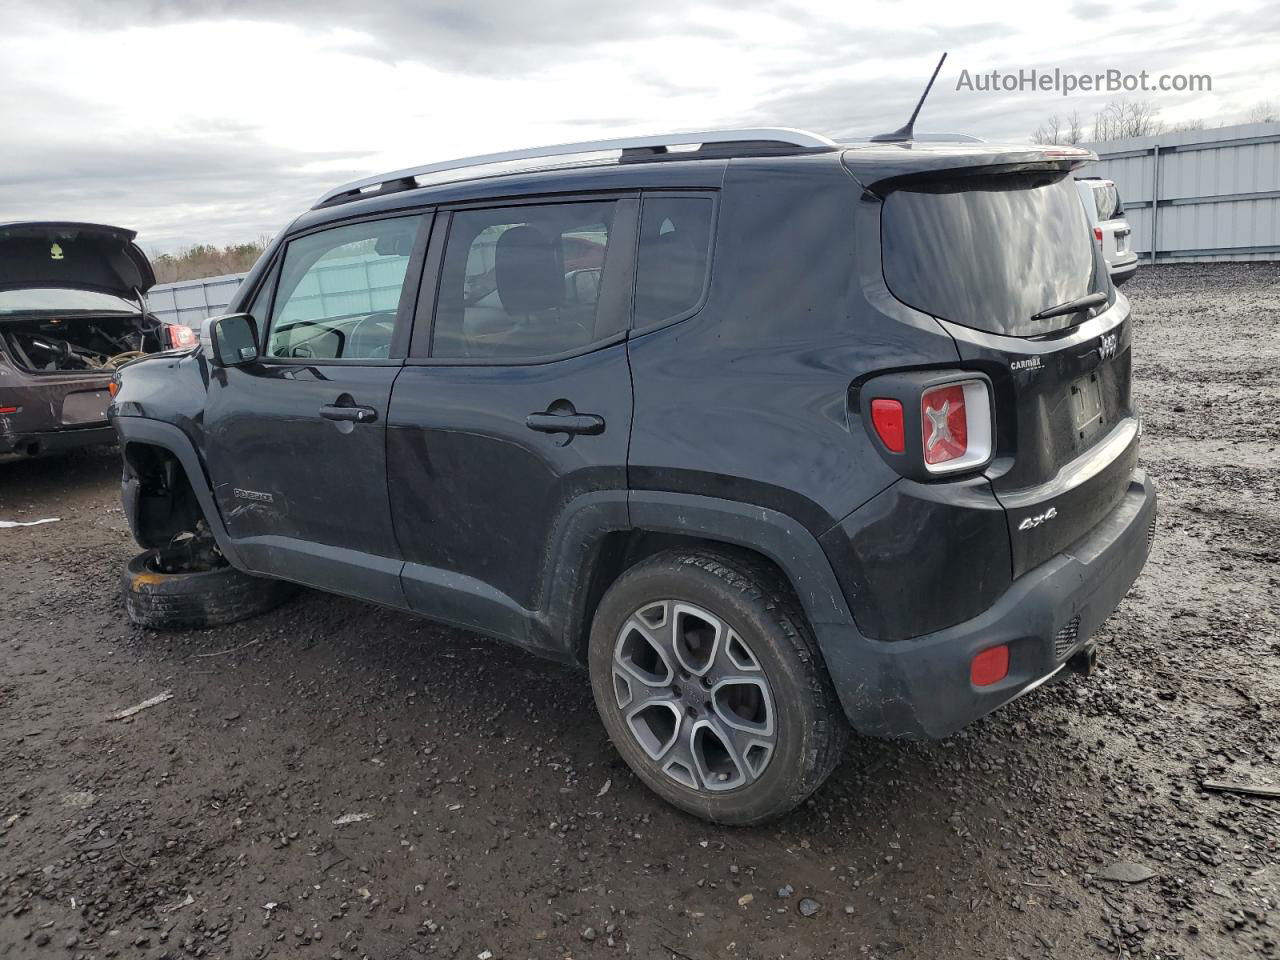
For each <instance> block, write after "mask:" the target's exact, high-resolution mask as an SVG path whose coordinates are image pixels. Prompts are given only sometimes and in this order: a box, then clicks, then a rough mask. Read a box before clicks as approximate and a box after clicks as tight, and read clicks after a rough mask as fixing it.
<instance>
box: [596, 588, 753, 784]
mask: <svg viewBox="0 0 1280 960" xmlns="http://www.w3.org/2000/svg"><path fill="white" fill-rule="evenodd" d="M613 694H614V697H615V699H616V702H617V705H618V709H619V710H620V711H621V714H622V717H623V720H624V723H625V725H626V728H627V730H628V731H629V732H630V734H631V736H632V737H633V738H634V739H635V742H636V743H637V744H638V745H639V746H640V748H641V749H642V750H643V751H644V752H645V754H646V755H647V756H648V758H649V759H650V760H651V761H652V762H653V763H654V764H655V765H657V767H658V768H659V769H660V770H661V771H662V772H663V773H664V774H666V776H668V777H670V778H671V779H672V780H674V781H675V782H676V783H679V784H680V785H682V786H684V787H687V788H688V789H691V790H695V791H708V792H722V791H726V790H734V789H736V788H738V787H742V786H746V785H748V784H750V783H752V782H754V781H755V780H757V779H759V777H760V776H761V775H762V774H763V773H764V770H765V768H766V767H767V766H768V764H769V761H770V759H772V757H773V752H774V748H775V747H776V746H777V741H778V731H777V722H776V711H775V709H774V700H773V692H772V690H771V689H770V686H769V680H768V677H767V676H765V673H764V670H763V669H762V668H761V666H760V661H759V660H758V659H757V658H756V656H755V654H754V653H753V652H752V650H751V648H750V647H749V646H748V645H747V643H746V641H745V640H743V638H742V637H741V636H740V635H739V634H738V633H737V632H736V631H735V630H733V628H731V627H730V626H729V625H728V624H727V623H725V622H724V620H723V619H721V618H720V617H719V616H717V615H716V614H714V613H712V612H711V611H710V610H707V609H705V608H703V607H700V606H697V605H695V604H691V603H686V602H684V601H681V600H658V601H653V602H650V603H646V604H645V605H644V606H642V607H640V608H639V609H638V610H636V611H635V612H633V613H632V614H631V616H629V617H627V619H626V621H625V622H624V623H623V625H622V629H621V630H620V631H619V633H618V638H617V641H616V643H615V644H614V651H613Z"/></svg>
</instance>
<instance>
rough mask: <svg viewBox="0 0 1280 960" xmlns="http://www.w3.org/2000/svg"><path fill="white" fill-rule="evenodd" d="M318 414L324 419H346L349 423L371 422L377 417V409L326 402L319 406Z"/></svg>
mask: <svg viewBox="0 0 1280 960" xmlns="http://www.w3.org/2000/svg"><path fill="white" fill-rule="evenodd" d="M320 416H322V417H324V418H325V419H326V420H346V421H348V422H350V423H373V421H375V420H377V419H378V411H377V410H375V409H373V407H340V406H338V405H337V404H333V403H331V404H326V405H325V406H323V407H321V408H320Z"/></svg>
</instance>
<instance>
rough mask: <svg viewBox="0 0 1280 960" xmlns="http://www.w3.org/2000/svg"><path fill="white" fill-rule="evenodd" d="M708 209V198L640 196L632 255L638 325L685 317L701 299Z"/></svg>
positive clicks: (707, 264)
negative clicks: (637, 233)
mask: <svg viewBox="0 0 1280 960" xmlns="http://www.w3.org/2000/svg"><path fill="white" fill-rule="evenodd" d="M713 212H714V205H713V202H712V200H711V198H710V197H672V196H646V197H645V199H644V203H643V205H642V207H641V211H640V246H639V250H638V253H637V257H636V298H635V326H636V328H637V329H644V328H646V327H653V326H657V325H658V324H660V323H666V322H667V321H669V320H676V319H679V318H681V317H686V316H689V315H690V314H691V313H692V312H693V311H694V310H696V309H697V308H698V306H699V305H700V304H701V303H702V297H703V294H704V293H705V291H706V287H707V281H708V277H709V274H710V269H709V268H710V266H711V222H712V214H713Z"/></svg>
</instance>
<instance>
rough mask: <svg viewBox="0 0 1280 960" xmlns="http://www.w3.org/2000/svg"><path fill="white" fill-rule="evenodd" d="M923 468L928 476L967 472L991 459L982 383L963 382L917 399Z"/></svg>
mask: <svg viewBox="0 0 1280 960" xmlns="http://www.w3.org/2000/svg"><path fill="white" fill-rule="evenodd" d="M920 432H921V438H920V439H921V441H922V443H923V446H924V465H925V469H926V470H928V471H929V472H930V473H954V472H956V471H957V470H971V469H973V468H974V467H978V466H981V465H982V464H984V463H986V462H987V460H989V459H990V458H991V395H990V391H989V390H988V388H987V384H986V382H985V381H983V380H964V381H961V382H960V383H948V384H946V385H945V386H941V387H934V388H933V389H931V390H926V391H925V392H924V393H923V394H922V395H921V396H920Z"/></svg>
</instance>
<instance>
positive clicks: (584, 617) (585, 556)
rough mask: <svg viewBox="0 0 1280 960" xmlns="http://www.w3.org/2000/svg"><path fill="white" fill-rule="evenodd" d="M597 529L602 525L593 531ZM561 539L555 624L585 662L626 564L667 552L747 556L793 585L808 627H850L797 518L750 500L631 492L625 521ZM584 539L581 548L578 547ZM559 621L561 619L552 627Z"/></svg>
mask: <svg viewBox="0 0 1280 960" xmlns="http://www.w3.org/2000/svg"><path fill="white" fill-rule="evenodd" d="M597 529H599V528H597ZM574 539H576V538H570V537H562V538H561V541H560V542H561V548H560V550H559V551H557V554H558V555H557V558H556V560H555V562H553V564H552V568H551V569H552V579H553V581H555V582H554V583H553V585H552V587H551V596H552V597H554V598H556V603H554V604H553V607H552V610H551V611H550V613H551V620H552V623H553V625H560V624H562V626H563V630H564V632H563V634H562V636H563V637H564V638H565V640H564V642H566V643H567V644H568V645H569V648H570V649H569V651H568V652H569V654H570V656H571V657H572V658H573V659H574V660H576V661H577V662H579V663H585V662H586V649H587V641H588V638H589V636H590V630H591V622H592V619H593V617H594V614H595V610H596V608H597V606H598V605H599V602H600V598H601V597H602V596H603V595H604V593H605V591H606V590H607V589H608V588H609V586H610V585H611V584H612V583H613V582H614V581H616V580H617V578H618V577H619V576H621V575H622V574H623V573H624V572H625V571H626V570H627V569H629V568H630V567H632V566H634V565H635V564H637V563H639V562H640V561H642V560H644V559H645V558H647V557H650V556H653V555H654V554H655V553H659V552H661V551H664V550H668V549H677V548H683V549H690V548H693V549H698V548H701V549H708V550H717V549H719V550H724V549H726V548H729V549H730V550H733V551H735V552H739V551H740V552H743V553H747V554H751V555H752V556H753V557H754V558H756V559H757V560H758V561H760V562H763V563H765V564H766V565H768V566H769V567H770V568H771V569H772V570H774V571H775V572H776V573H777V576H778V578H779V580H780V581H781V582H782V583H784V584H786V585H787V587H789V588H790V590H791V591H792V593H793V595H794V599H795V600H796V601H797V603H798V604H799V606H800V608H801V610H802V611H803V612H804V614H805V617H806V619H807V620H808V621H809V624H810V626H814V627H816V625H817V624H825V623H838V624H842V625H851V624H852V623H853V618H852V616H851V615H850V612H849V607H848V604H847V603H846V601H845V597H844V593H843V592H842V591H841V588H840V585H839V582H838V581H837V580H836V577H835V574H834V572H833V571H832V569H831V564H830V562H829V561H828V559H827V556H826V554H825V553H824V552H823V550H822V547H821V545H820V544H819V543H818V541H817V539H816V538H815V537H814V536H813V534H812V533H810V532H809V530H808V529H806V528H805V527H804V526H803V525H801V524H800V523H799V521H797V520H795V519H794V518H792V517H790V516H788V515H786V514H783V513H780V512H778V511H776V510H771V509H769V508H766V507H760V506H756V505H753V504H746V503H739V502H736V501H732V500H722V499H719V498H716V497H705V496H697V495H692V494H680V493H667V492H661V491H631V493H630V495H629V497H628V522H627V524H626V525H625V526H624V527H617V528H613V529H608V530H606V531H605V532H604V533H603V534H600V535H597V536H596V537H595V538H593V539H592V540H590V541H583V540H581V539H577V540H576V542H577V544H578V545H579V547H578V549H579V555H578V556H577V557H576V558H573V557H572V553H573V540H574ZM584 542H585V546H584V545H583V544H584ZM557 621H560V624H557Z"/></svg>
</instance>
